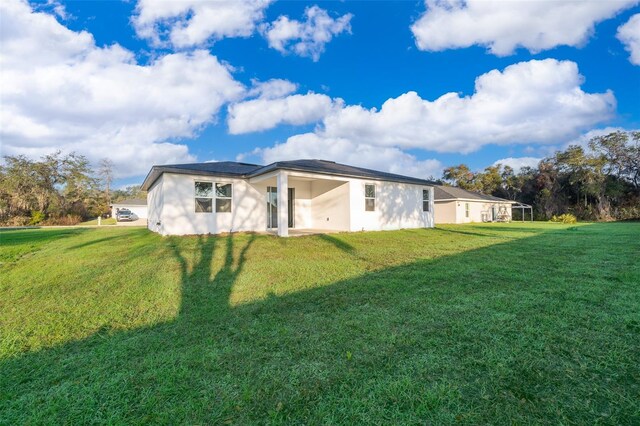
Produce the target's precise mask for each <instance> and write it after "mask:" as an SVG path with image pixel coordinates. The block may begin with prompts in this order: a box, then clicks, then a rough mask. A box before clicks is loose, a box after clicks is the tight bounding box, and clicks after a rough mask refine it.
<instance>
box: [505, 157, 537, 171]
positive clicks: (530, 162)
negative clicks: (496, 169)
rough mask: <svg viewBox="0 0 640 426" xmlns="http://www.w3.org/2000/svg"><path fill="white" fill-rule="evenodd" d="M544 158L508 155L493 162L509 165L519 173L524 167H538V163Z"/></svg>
mask: <svg viewBox="0 0 640 426" xmlns="http://www.w3.org/2000/svg"><path fill="white" fill-rule="evenodd" d="M540 160H542V158H536V157H515V158H514V157H508V158H503V159H501V160H498V161H496V162H494V163H493V165H494V166H496V165H498V164H502V165H503V166H509V167H511V168H512V169H513V171H514V172H515V173H518V172H519V171H520V170H521V169H522V168H523V167H531V168H536V167H538V163H540Z"/></svg>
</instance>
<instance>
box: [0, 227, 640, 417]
mask: <svg viewBox="0 0 640 426" xmlns="http://www.w3.org/2000/svg"><path fill="white" fill-rule="evenodd" d="M639 237H640V224H639V223H624V224H623V223H608V224H586V225H582V224H581V225H572V226H567V225H559V224H546V223H545V224H538V223H536V224H528V223H527V224H520V223H513V224H508V225H507V224H482V225H480V224H478V225H464V226H446V227H441V228H438V229H434V230H405V231H394V232H377V233H376V232H372V233H354V234H334V235H325V236H321V235H320V236H309V237H299V238H289V239H278V238H275V237H272V236H263V235H233V236H224V237H183V238H178V237H171V238H162V237H160V236H158V235H155V234H152V233H150V232H148V231H147V230H146V229H141V228H115V227H114V228H83V229H64V230H51V229H49V230H46V229H37V230H20V231H3V232H0V244H1V247H0V259H1V261H2V265H1V266H0V274H1V277H2V278H1V280H0V424H25V423H27V424H44V423H49V424H50V423H54V424H56V423H64V424H78V423H108V424H114V423H115V424H121V423H127V424H142V423H171V424H185V423H186V424H219V423H223V424H254V423H261V424H263V423H268V424H301V423H302V424H354V423H374V424H428V423H434V424H442V423H445V424H449V423H462V424H486V423H490V424H505V423H509V424H534V423H552V424H594V423H601V424H639V423H640V262H638V259H639V258H640V238H639Z"/></svg>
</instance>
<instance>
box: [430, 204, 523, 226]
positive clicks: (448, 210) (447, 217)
mask: <svg viewBox="0 0 640 426" xmlns="http://www.w3.org/2000/svg"><path fill="white" fill-rule="evenodd" d="M467 203H468V204H469V217H467V216H466V213H465V209H466V207H465V205H466V204H467ZM494 206H495V207H496V211H497V212H499V210H500V208H501V207H504V208H505V210H506V213H507V215H508V216H509V220H511V204H509V203H494V202H489V201H473V200H458V201H455V200H454V201H438V202H436V206H435V208H436V224H439V223H471V222H482V216H483V214H487V218H488V220H490V221H491V220H492V219H493V218H492V208H493V207H494Z"/></svg>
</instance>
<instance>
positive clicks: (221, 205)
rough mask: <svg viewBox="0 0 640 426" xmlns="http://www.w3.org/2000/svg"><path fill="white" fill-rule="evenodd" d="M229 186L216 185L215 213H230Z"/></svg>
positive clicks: (223, 184)
mask: <svg viewBox="0 0 640 426" xmlns="http://www.w3.org/2000/svg"><path fill="white" fill-rule="evenodd" d="M231 191H232V189H231V184H230V183H216V213H231Z"/></svg>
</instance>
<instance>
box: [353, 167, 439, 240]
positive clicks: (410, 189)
mask: <svg viewBox="0 0 640 426" xmlns="http://www.w3.org/2000/svg"><path fill="white" fill-rule="evenodd" d="M366 184H373V185H375V186H376V206H375V211H372V212H370V211H366V209H365V197H364V190H365V185H366ZM349 186H350V199H351V224H350V230H351V231H382V230H393V229H402V228H429V227H433V223H434V221H433V188H432V187H429V186H422V185H411V184H406V183H395V182H382V181H368V180H364V179H351V180H350V182H349ZM423 189H428V190H430V191H431V196H430V200H431V207H430V211H428V212H423V211H422V190H423Z"/></svg>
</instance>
